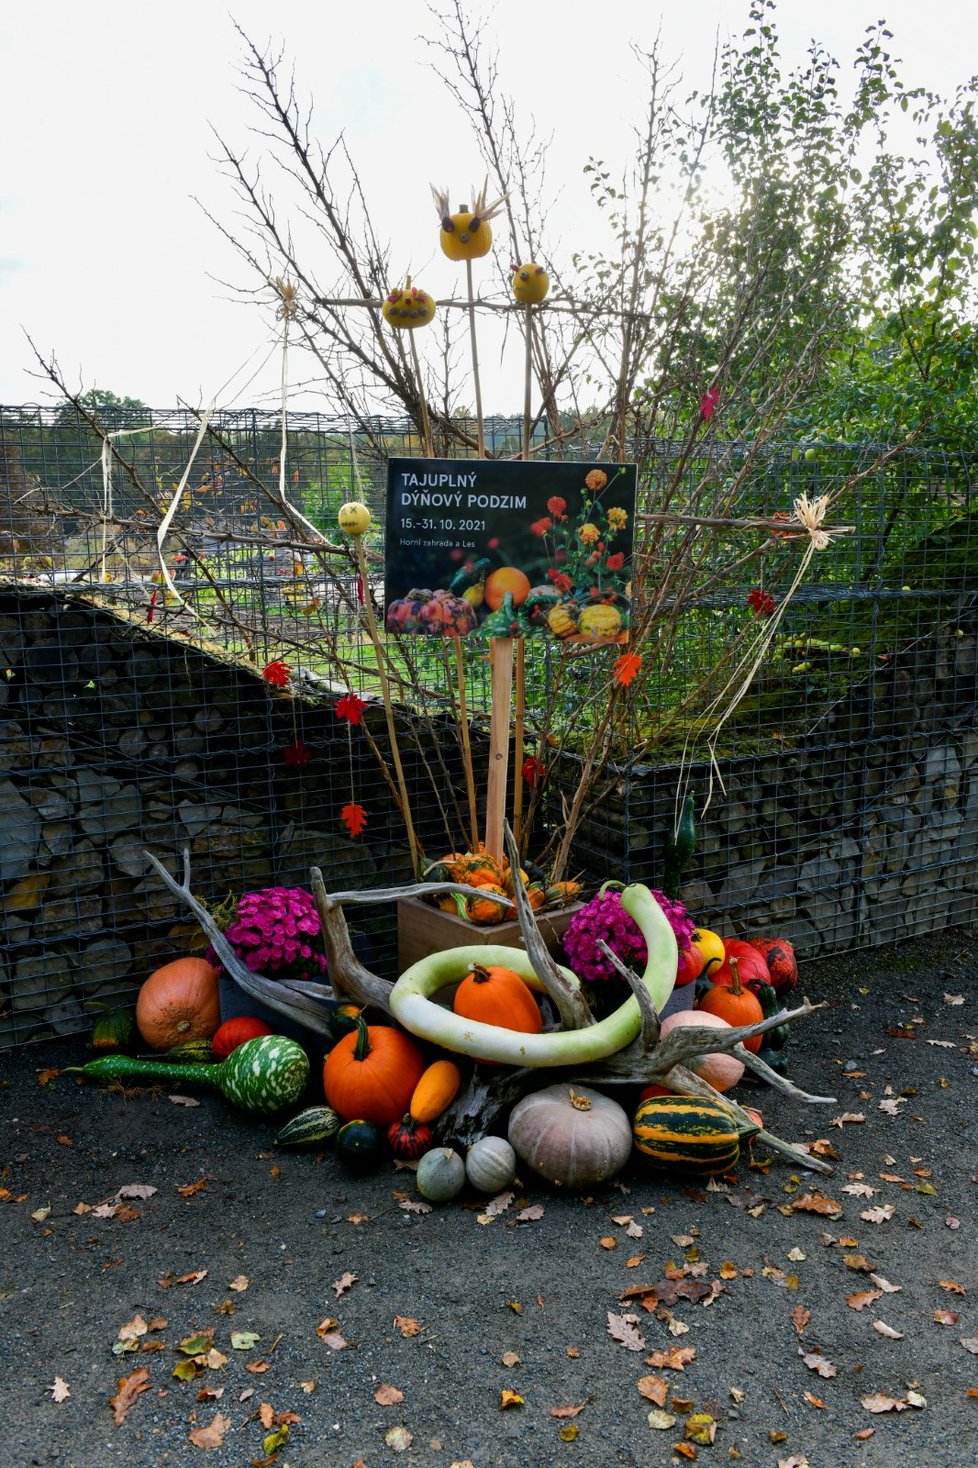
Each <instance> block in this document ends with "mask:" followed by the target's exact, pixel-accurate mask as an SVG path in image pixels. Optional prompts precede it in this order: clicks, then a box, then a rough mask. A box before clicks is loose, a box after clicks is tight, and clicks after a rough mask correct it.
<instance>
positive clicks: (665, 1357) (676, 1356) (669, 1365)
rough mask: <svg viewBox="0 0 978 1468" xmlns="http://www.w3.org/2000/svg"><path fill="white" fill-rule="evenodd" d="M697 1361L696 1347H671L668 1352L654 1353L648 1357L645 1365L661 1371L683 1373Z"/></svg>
mask: <svg viewBox="0 0 978 1468" xmlns="http://www.w3.org/2000/svg"><path fill="white" fill-rule="evenodd" d="M695 1360H696V1347H695V1346H670V1347H669V1349H668V1351H653V1352H652V1353H651V1355H648V1356H646V1358H645V1364H646V1366H655V1367H658V1369H659V1370H660V1371H662V1370H666V1371H683V1370H685V1368H686V1367H687V1366H688V1365H689V1364H690V1362H692V1361H695Z"/></svg>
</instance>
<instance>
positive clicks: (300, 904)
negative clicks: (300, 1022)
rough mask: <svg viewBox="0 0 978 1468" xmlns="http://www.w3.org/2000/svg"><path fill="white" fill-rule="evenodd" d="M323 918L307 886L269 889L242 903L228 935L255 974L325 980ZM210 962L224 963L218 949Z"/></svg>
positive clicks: (252, 894) (248, 895)
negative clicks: (321, 930) (320, 922)
mask: <svg viewBox="0 0 978 1468" xmlns="http://www.w3.org/2000/svg"><path fill="white" fill-rule="evenodd" d="M319 935H320V925H319V914H318V913H317V911H316V904H315V903H314V902H313V899H312V895H311V893H309V892H306V891H305V890H304V889H303V888H302V887H264V888H262V890H261V891H260V892H246V893H245V894H244V895H243V896H242V897H241V898H239V900H238V905H237V907H236V908H235V913H234V917H233V918H232V920H231V922H230V923H229V924H228V926H227V928H226V929H225V930H224V936H225V938H227V940H228V942H229V943H230V944H231V947H232V948H233V949H234V951H235V953H236V954H237V955H238V957H239V958H240V959H241V961H242V962H243V963H244V964H245V965H246V966H247V967H248V968H250V969H251V971H252V973H255V974H264V975H265V977H266V978H270V979H320V978H322V977H323V975H324V974H325V972H326V955H325V954H324V953H323V952H322V951H321V942H320V936H319ZM207 956H208V961H209V962H213V963H215V964H219V962H220V960H219V959H218V958H217V956H216V955H215V954H214V951H213V949H209V950H208V955H207Z"/></svg>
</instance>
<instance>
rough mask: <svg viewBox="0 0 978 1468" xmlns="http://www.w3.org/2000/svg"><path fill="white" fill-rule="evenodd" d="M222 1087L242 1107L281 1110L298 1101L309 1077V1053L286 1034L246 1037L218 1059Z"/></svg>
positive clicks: (251, 1109) (233, 1103) (234, 1102)
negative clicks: (222, 1059)
mask: <svg viewBox="0 0 978 1468" xmlns="http://www.w3.org/2000/svg"><path fill="white" fill-rule="evenodd" d="M221 1071H222V1076H221V1082H220V1085H221V1090H222V1091H223V1092H224V1095H225V1096H226V1097H227V1099H228V1100H229V1101H230V1102H231V1103H232V1105H234V1106H240V1107H241V1109H242V1111H254V1112H265V1113H267V1112H271V1111H280V1110H281V1109H282V1108H283V1107H284V1106H291V1105H292V1103H293V1101H298V1099H299V1097H300V1096H301V1095H302V1093H303V1091H304V1090H305V1088H306V1082H307V1081H308V1079H309V1057H308V1055H307V1054H306V1052H305V1051H304V1050H303V1048H302V1046H301V1045H297V1044H296V1042H295V1040H290V1039H288V1038H287V1036H285V1035H259V1036H258V1037H257V1038H256V1039H254V1040H245V1042H244V1044H243V1045H239V1046H238V1048H237V1050H232V1052H231V1054H230V1055H229V1056H228V1058H227V1059H226V1060H225V1061H222V1063H221Z"/></svg>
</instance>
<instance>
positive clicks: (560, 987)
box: [503, 821, 594, 1030]
mask: <svg viewBox="0 0 978 1468" xmlns="http://www.w3.org/2000/svg"><path fill="white" fill-rule="evenodd" d="M503 837H504V839H505V842H506V854H507V856H508V857H509V870H510V873H513V872H515V873H517V874H518V873H519V870H520V853H519V848H518V847H517V845H516V842H515V840H514V839H513V833H512V831H511V830H510V826H509V822H508V821H504V823H503ZM513 896H514V897H515V899H516V912H517V916H518V917H519V924H520V933H521V934H522V937H523V943H524V946H525V948H526V951H527V954H528V955H529V959H530V962H531V964H532V965H533V971H534V973H535V974H536V976H537V978H538V979H539V980H540V982H541V984H542V985H543V987H544V989H545V990H546V992H547V994H548V996H549V997H550V998H551V999H552V1000H553V1003H554V1005H555V1007H556V1010H557V1013H558V1014H559V1015H560V1024H561V1028H562V1029H565V1030H581V1029H584V1027H585V1026H586V1025H593V1024H594V1015H593V1014H592V1013H591V1008H590V1005H589V1004H588V1002H587V999H586V998H585V996H584V994H583V992H582V990H581V985H580V981H579V980H577V979H575V980H574V983H573V984H571V982H570V980H569V979H568V977H567V975H566V974H565V973H563V972H562V971H561V969H560V968H559V966H558V965H557V963H556V962H555V961H554V958H553V955H552V954H551V952H550V949H549V948H548V947H547V942H546V939H545V938H544V936H543V934H542V933H541V932H540V929H539V927H538V926H537V920H536V918H535V917H534V915H533V909H532V907H531V906H530V899H529V898H528V897H527V895H526V891H525V889H524V887H523V883H522V882H521V881H520V880H519V876H518V875H517V876H516V877H514V878H513Z"/></svg>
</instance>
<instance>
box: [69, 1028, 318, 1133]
mask: <svg viewBox="0 0 978 1468" xmlns="http://www.w3.org/2000/svg"><path fill="white" fill-rule="evenodd" d="M65 1073H74V1074H76V1075H81V1076H85V1077H86V1079H88V1080H95V1081H131V1080H147V1081H150V1080H157V1081H174V1082H176V1083H178V1084H180V1085H183V1084H186V1082H187V1081H198V1082H200V1084H201V1085H205V1086H217V1087H219V1089H220V1091H221V1092H222V1094H223V1096H224V1097H225V1099H226V1100H228V1101H230V1102H231V1104H232V1106H238V1107H240V1108H241V1110H242V1111H250V1112H253V1113H255V1114H257V1115H263V1116H264V1115H269V1114H270V1113H271V1112H273V1111H280V1110H281V1109H282V1107H283V1106H291V1105H292V1103H293V1102H294V1101H298V1099H299V1097H300V1096H301V1095H302V1093H303V1091H304V1090H305V1088H306V1082H307V1081H308V1079H309V1057H308V1055H307V1054H306V1052H305V1051H304V1050H303V1048H302V1046H301V1045H297V1044H296V1042H295V1041H294V1040H289V1039H287V1038H286V1037H285V1036H284V1035H259V1036H258V1037H257V1038H256V1039H254V1040H246V1041H245V1042H244V1044H243V1045H239V1046H238V1048H237V1050H232V1052H231V1054H230V1055H229V1056H228V1057H227V1059H226V1060H222V1061H221V1062H220V1064H218V1065H200V1064H194V1063H190V1064H180V1063H174V1062H172V1061H166V1060H134V1059H133V1058H132V1057H131V1056H129V1055H101V1056H99V1058H98V1059H97V1060H90V1061H88V1063H87V1064H86V1065H69V1066H65V1068H64V1071H63V1072H62V1074H65Z"/></svg>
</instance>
